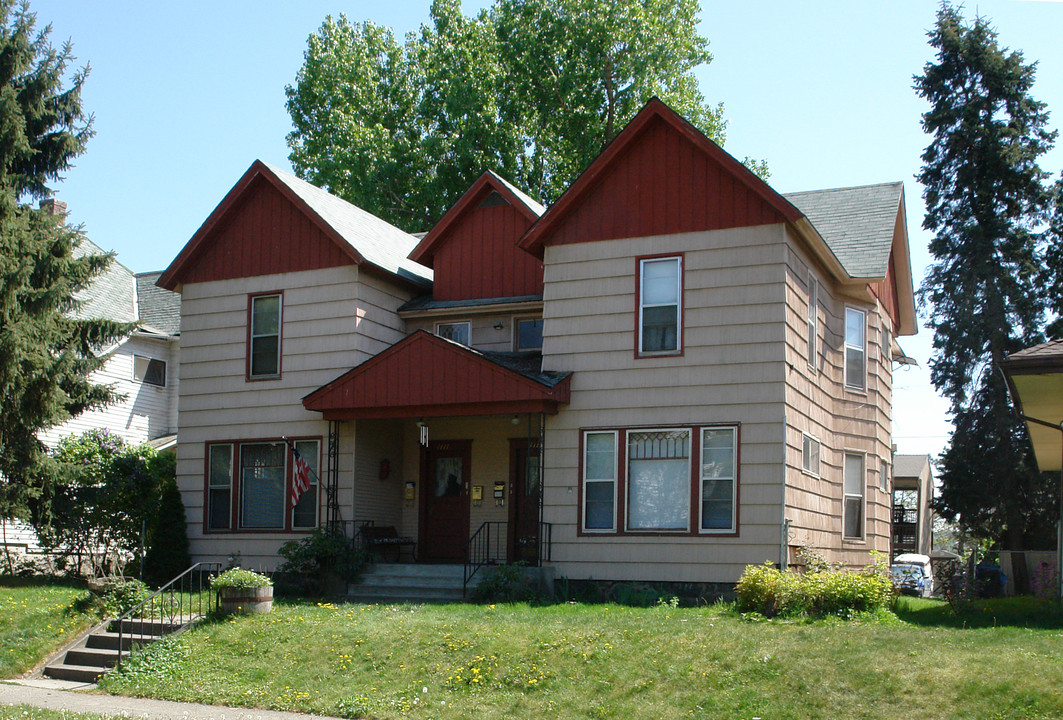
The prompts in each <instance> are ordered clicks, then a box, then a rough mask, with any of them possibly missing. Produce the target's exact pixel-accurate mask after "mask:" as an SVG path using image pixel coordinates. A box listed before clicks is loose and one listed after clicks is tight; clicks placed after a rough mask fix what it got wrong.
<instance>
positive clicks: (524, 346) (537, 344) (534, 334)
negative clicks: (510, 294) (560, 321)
mask: <svg viewBox="0 0 1063 720" xmlns="http://www.w3.org/2000/svg"><path fill="white" fill-rule="evenodd" d="M513 327H514V333H515V334H516V338H515V340H516V341H515V342H514V343H513V344H514V346H515V348H516V350H517V352H523V351H525V350H542V349H543V319H542V318H517V320H516V322H514V323H513Z"/></svg>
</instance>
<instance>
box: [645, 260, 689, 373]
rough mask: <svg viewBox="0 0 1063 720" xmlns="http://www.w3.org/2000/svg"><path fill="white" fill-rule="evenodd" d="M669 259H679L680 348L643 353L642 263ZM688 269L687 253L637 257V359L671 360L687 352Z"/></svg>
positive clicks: (678, 329)
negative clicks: (641, 332) (641, 337)
mask: <svg viewBox="0 0 1063 720" xmlns="http://www.w3.org/2000/svg"><path fill="white" fill-rule="evenodd" d="M667 258H678V259H679V318H678V322H679V327H678V328H677V331H678V334H679V337H678V345H679V348H678V349H677V350H675V351H669V352H650V353H645V352H642V343H641V342H640V337H639V330H640V328H641V326H642V312H641V310H642V261H643V260H664V259H667ZM686 268H687V259H686V253H682V252H678V253H658V254H656V255H638V256H636V257H635V359H636V360H645V359H647V358H670V357H683V354H684V352H685V351H686V312H687V303H686V274H687V273H686Z"/></svg>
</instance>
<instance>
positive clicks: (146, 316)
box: [136, 271, 181, 335]
mask: <svg viewBox="0 0 1063 720" xmlns="http://www.w3.org/2000/svg"><path fill="white" fill-rule="evenodd" d="M160 275H162V272H161V271H155V272H146V273H137V275H136V279H137V307H138V309H139V310H140V322H141V324H143V325H146V326H148V327H150V328H152V329H154V330H160V331H162V332H164V333H166V334H167V335H179V334H180V333H181V294H180V293H175V292H171V291H169V290H166V289H165V288H161V287H159V286H158V285H156V284H155V282H156V281H157V280H158V279H159V276H160Z"/></svg>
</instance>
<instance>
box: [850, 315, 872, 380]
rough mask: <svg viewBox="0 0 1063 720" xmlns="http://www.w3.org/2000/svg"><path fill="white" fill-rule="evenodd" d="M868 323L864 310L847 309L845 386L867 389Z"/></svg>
mask: <svg viewBox="0 0 1063 720" xmlns="http://www.w3.org/2000/svg"><path fill="white" fill-rule="evenodd" d="M866 341H867V321H866V315H865V314H864V311H863V310H856V309H855V308H845V386H846V387H849V388H853V389H856V390H865V389H866V388H867V349H866Z"/></svg>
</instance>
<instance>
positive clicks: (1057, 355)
mask: <svg viewBox="0 0 1063 720" xmlns="http://www.w3.org/2000/svg"><path fill="white" fill-rule="evenodd" d="M1003 362H1004V363H1005V364H1010V365H1023V364H1038V365H1040V364H1060V363H1063V340H1053V341H1051V342H1046V343H1042V344H1040V345H1034V346H1033V347H1031V348H1026V349H1025V350H1020V351H1018V352H1013V353H1011V354H1010V355H1008V356H1007V357H1006V358H1004V361H1003Z"/></svg>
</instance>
